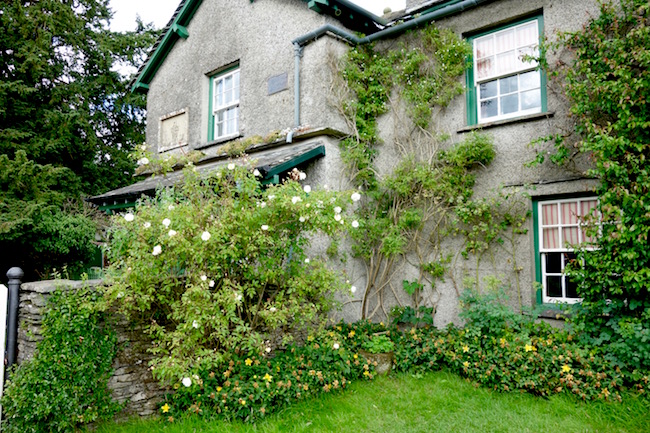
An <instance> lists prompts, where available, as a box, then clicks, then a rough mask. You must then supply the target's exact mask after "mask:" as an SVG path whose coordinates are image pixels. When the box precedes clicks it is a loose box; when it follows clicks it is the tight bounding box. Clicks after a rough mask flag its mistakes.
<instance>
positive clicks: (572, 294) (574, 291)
mask: <svg viewBox="0 0 650 433" xmlns="http://www.w3.org/2000/svg"><path fill="white" fill-rule="evenodd" d="M564 284H565V285H566V297H567V298H577V297H578V285H577V284H576V283H575V282H573V281H571V279H569V278H568V277H564Z"/></svg>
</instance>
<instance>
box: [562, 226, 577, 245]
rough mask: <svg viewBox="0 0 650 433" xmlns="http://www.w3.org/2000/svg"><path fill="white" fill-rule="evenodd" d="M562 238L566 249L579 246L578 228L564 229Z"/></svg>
mask: <svg viewBox="0 0 650 433" xmlns="http://www.w3.org/2000/svg"><path fill="white" fill-rule="evenodd" d="M562 238H563V239H564V245H563V246H564V247H565V248H566V247H572V246H575V245H579V244H580V241H579V239H578V227H564V228H563V229H562Z"/></svg>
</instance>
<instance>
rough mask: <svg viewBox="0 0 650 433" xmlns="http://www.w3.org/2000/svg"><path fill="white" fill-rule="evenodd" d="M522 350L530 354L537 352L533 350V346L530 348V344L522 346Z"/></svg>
mask: <svg viewBox="0 0 650 433" xmlns="http://www.w3.org/2000/svg"><path fill="white" fill-rule="evenodd" d="M524 349H526V352H532V351H535V350H537V349H536V348H535V346H531V345H530V344H526V345H525V346H524Z"/></svg>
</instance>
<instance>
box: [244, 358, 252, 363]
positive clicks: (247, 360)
mask: <svg viewBox="0 0 650 433" xmlns="http://www.w3.org/2000/svg"><path fill="white" fill-rule="evenodd" d="M244 362H245V363H246V365H252V364H253V360H252V359H250V358H246V361H244Z"/></svg>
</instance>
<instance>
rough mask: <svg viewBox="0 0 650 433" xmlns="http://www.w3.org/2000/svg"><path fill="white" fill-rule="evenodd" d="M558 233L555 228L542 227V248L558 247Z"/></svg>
mask: <svg viewBox="0 0 650 433" xmlns="http://www.w3.org/2000/svg"><path fill="white" fill-rule="evenodd" d="M559 236H560V233H559V231H558V229H556V228H550V229H544V231H543V234H542V237H543V240H542V245H543V247H544V248H550V249H554V248H560V238H559Z"/></svg>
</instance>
